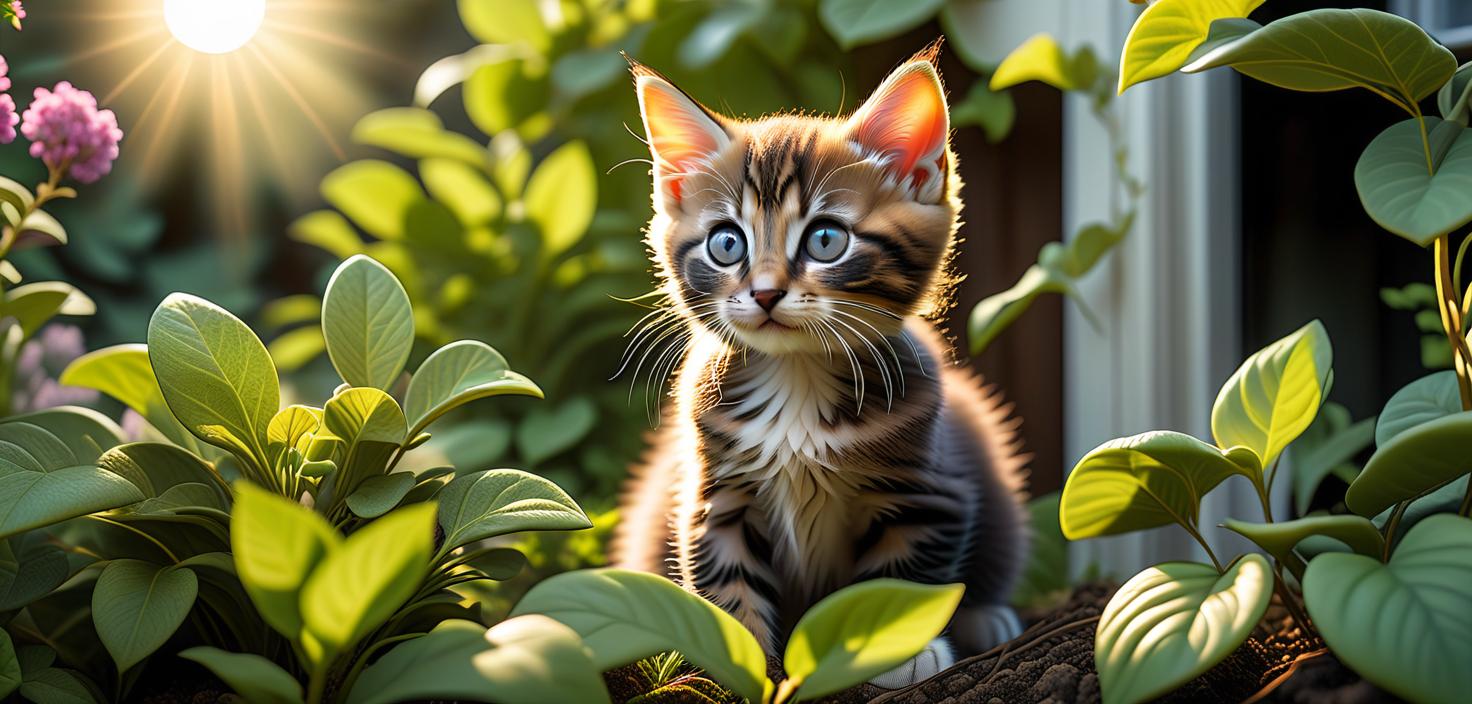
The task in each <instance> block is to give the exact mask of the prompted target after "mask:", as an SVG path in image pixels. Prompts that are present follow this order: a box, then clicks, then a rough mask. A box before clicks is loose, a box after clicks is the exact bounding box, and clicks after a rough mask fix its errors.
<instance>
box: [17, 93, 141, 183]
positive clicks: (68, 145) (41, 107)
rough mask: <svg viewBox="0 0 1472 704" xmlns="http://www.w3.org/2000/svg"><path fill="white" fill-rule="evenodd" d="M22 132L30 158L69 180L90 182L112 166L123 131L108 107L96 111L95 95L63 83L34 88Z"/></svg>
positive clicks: (116, 156) (21, 127) (21, 128)
mask: <svg viewBox="0 0 1472 704" xmlns="http://www.w3.org/2000/svg"><path fill="white" fill-rule="evenodd" d="M20 131H21V134H23V135H25V136H26V139H29V140H31V156H33V157H36V158H38V159H40V160H41V161H43V162H45V163H46V166H47V167H48V168H53V169H56V168H66V169H68V173H69V174H70V175H71V177H72V178H75V179H76V180H77V181H79V182H81V183H92V182H93V181H96V180H97V179H99V178H102V176H103V175H104V174H106V173H107V172H108V171H111V170H112V162H113V160H114V159H116V158H118V142H119V141H120V140H122V138H123V131H122V130H121V129H119V128H118V119H117V116H116V115H114V114H113V112H112V111H111V110H98V109H97V98H95V97H93V96H92V94H91V93H88V92H87V91H85V90H77V89H76V88H73V87H72V84H71V83H68V82H66V81H62V82H61V83H58V84H56V87H55V88H53V89H51V90H46V89H45V88H37V89H36V99H35V100H34V101H32V102H31V106H30V107H29V108H27V109H26V112H25V120H24V121H23V122H22V123H21V126H20Z"/></svg>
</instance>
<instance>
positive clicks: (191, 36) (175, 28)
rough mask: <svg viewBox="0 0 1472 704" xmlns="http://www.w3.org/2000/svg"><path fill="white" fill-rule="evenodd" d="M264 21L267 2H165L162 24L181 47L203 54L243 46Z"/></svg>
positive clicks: (229, 50) (223, 51)
mask: <svg viewBox="0 0 1472 704" xmlns="http://www.w3.org/2000/svg"><path fill="white" fill-rule="evenodd" d="M265 19H266V0H164V23H165V24H167V25H168V26H169V33H170V34H173V35H174V38H175V39H178V40H179V42H180V43H182V44H183V45H184V46H187V47H189V48H191V49H194V50H195V51H200V52H204V53H206V54H225V53H229V52H232V51H235V50H236V49H239V48H240V47H243V46H245V44H246V42H249V41H250V40H251V37H254V36H255V35H256V31H257V30H259V29H260V28H261V23H262V22H263V21H264V20H265Z"/></svg>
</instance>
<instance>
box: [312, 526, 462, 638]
mask: <svg viewBox="0 0 1472 704" xmlns="http://www.w3.org/2000/svg"><path fill="white" fill-rule="evenodd" d="M434 514H435V507H434V504H417V505H414V506H408V507H405V508H401V509H399V510H397V511H394V512H393V513H390V514H388V515H387V516H384V517H383V518H380V519H378V520H375V521H373V522H371V523H369V524H368V525H367V526H365V527H363V528H361V529H359V530H358V531H357V532H356V533H353V534H352V535H351V536H348V539H347V540H346V541H344V542H343V543H342V544H341V545H340V546H338V547H336V548H334V549H333V550H331V551H330V552H329V553H328V554H327V557H326V559H324V560H323V561H322V563H321V564H320V565H318V566H317V568H316V569H314V570H313V571H312V574H311V576H310V577H308V578H307V583H306V586H305V587H303V588H302V594H301V609H302V619H303V621H304V623H305V625H306V629H307V631H308V632H310V634H311V635H312V636H313V637H314V638H315V639H316V640H317V642H319V643H320V644H321V645H322V646H324V647H325V649H326V651H327V653H328V654H331V653H337V652H342V651H344V650H346V649H348V648H350V647H352V646H353V645H354V644H356V643H357V642H358V641H359V640H361V639H362V638H363V636H365V635H368V633H369V632H370V631H372V630H373V629H375V628H377V627H378V626H380V625H382V624H383V622H384V621H385V620H387V619H388V617H389V616H392V615H393V613H394V612H395V611H397V610H398V608H399V607H400V606H403V605H404V602H405V601H406V600H408V599H409V597H411V596H413V595H414V590H416V589H418V588H419V583H420V581H422V580H423V579H424V575H425V573H427V572H428V571H429V557H430V553H432V552H434Z"/></svg>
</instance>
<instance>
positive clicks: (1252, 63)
mask: <svg viewBox="0 0 1472 704" xmlns="http://www.w3.org/2000/svg"><path fill="white" fill-rule="evenodd" d="M1166 1H1169V0H1162V2H1161V3H1158V4H1164V2H1166ZM1175 1H1176V2H1186V3H1189V2H1191V1H1192V0H1175ZM1151 9H1152V10H1153V9H1154V8H1151ZM1244 16H1245V15H1244ZM1217 66H1231V67H1233V68H1235V69H1237V70H1238V71H1241V72H1242V73H1245V74H1247V75H1248V76H1251V77H1253V78H1256V79H1257V80H1259V81H1263V82H1264V83H1271V84H1273V85H1275V86H1278V87H1280V88H1287V89H1289V90H1300V91H1308V92H1323V91H1332V90H1345V89H1348V88H1356V87H1359V88H1366V89H1369V90H1370V91H1372V92H1374V93H1376V94H1377V95H1380V96H1381V97H1384V98H1385V99H1387V100H1390V101H1391V102H1393V103H1395V104H1396V105H1399V106H1400V107H1401V108H1403V109H1405V110H1406V111H1407V112H1412V113H1416V108H1415V106H1416V104H1417V103H1419V102H1420V101H1421V100H1422V99H1423V98H1425V97H1426V96H1428V95H1431V94H1432V93H1435V92H1436V91H1437V89H1439V88H1441V86H1442V84H1443V83H1446V82H1447V80H1448V79H1450V78H1451V77H1452V74H1453V73H1454V72H1455V71H1456V69H1457V60H1456V59H1455V58H1454V57H1453V56H1452V52H1451V51H1449V50H1447V48H1446V47H1444V46H1442V45H1440V44H1437V43H1436V41H1435V40H1433V39H1432V38H1431V37H1430V36H1428V35H1427V34H1426V31H1425V30H1423V29H1421V28H1420V27H1419V26H1417V25H1416V23H1414V22H1411V21H1410V20H1407V19H1405V18H1402V17H1398V16H1396V15H1392V14H1390V13H1387V12H1380V11H1378V10H1366V9H1352V10H1343V9H1338V8H1327V9H1318V10H1309V11H1308V12H1299V13H1295V14H1292V15H1289V16H1287V17H1284V18H1283V19H1280V20H1277V21H1275V22H1272V23H1270V24H1268V25H1267V26H1265V27H1262V28H1261V29H1257V30H1255V31H1252V32H1248V33H1242V34H1241V35H1240V36H1238V37H1236V38H1235V39H1233V40H1231V41H1224V42H1221V43H1219V44H1217V45H1216V46H1213V47H1212V48H1211V49H1210V50H1209V51H1206V52H1204V53H1201V54H1198V55H1196V56H1192V57H1191V63H1190V64H1189V65H1188V66H1186V67H1185V68H1184V69H1183V70H1185V71H1188V72H1195V71H1204V70H1206V69H1209V68H1215V67H1217ZM1417 114H1418V113H1417Z"/></svg>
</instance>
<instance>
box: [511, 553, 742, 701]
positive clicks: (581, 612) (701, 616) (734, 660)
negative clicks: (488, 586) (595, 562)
mask: <svg viewBox="0 0 1472 704" xmlns="http://www.w3.org/2000/svg"><path fill="white" fill-rule="evenodd" d="M526 614H543V615H546V616H550V617H552V618H554V619H556V620H558V621H561V622H562V623H563V624H566V625H567V626H568V627H570V628H572V630H574V631H576V632H577V634H578V635H579V636H581V637H582V639H583V645H585V646H587V647H588V649H589V650H590V651H592V654H593V663H594V665H595V666H597V668H598V670H599V671H606V670H611V669H613V668H615V667H619V666H621V665H627V664H629V663H631V662H634V661H636V660H641V659H643V658H647V657H649V656H651V655H657V654H659V653H662V652H666V651H669V650H674V651H676V652H678V653H680V654H681V655H683V656H685V659H686V660H688V661H690V662H691V663H692V664H694V665H695V666H696V667H699V668H701V669H703V670H705V671H706V673H707V674H709V675H710V677H711V679H714V680H715V681H717V682H719V683H721V684H722V685H724V686H725V687H726V688H728V689H730V690H731V691H732V692H735V693H736V694H737V695H738V696H742V697H745V698H746V699H747V700H748V701H751V702H761V701H767V700H766V698H765V696H766V695H767V694H769V693H770V689H771V682H769V681H768V680H767V657H766V655H765V654H763V652H762V648H761V646H760V645H758V644H757V642H756V638H755V637H754V636H752V635H751V632H750V631H748V630H746V627H745V626H742V625H741V623H740V622H739V621H737V620H736V619H735V618H734V617H732V616H731V615H730V614H728V613H726V612H724V611H722V610H721V609H720V607H718V606H716V605H715V604H712V603H710V602H709V601H706V600H705V599H702V598H700V597H699V596H696V595H695V594H692V593H690V592H687V591H685V590H684V589H681V588H680V587H679V586H678V585H676V584H675V583H674V582H671V581H669V580H668V579H665V578H663V577H659V576H656V575H652V574H645V573H642V572H632V571H629V570H619V569H607V568H605V569H592V570H578V571H576V572H565V573H563V574H559V575H557V576H555V577H551V578H549V579H547V580H545V581H543V582H542V583H540V584H538V585H537V586H535V587H532V589H531V591H529V592H527V594H526V596H524V597H522V599H521V601H520V602H519V603H517V605H516V608H515V609H513V610H512V612H511V615H512V616H523V615H526Z"/></svg>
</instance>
